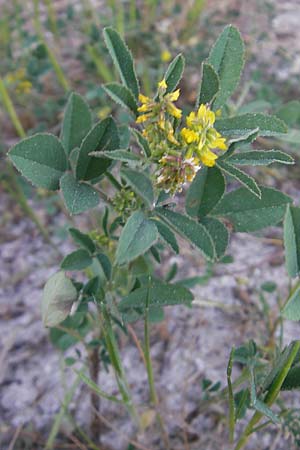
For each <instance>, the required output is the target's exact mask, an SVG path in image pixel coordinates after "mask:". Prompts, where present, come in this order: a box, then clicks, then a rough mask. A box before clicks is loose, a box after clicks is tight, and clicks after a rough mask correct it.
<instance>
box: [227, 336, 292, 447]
mask: <svg viewBox="0 0 300 450" xmlns="http://www.w3.org/2000/svg"><path fill="white" fill-rule="evenodd" d="M299 349H300V341H295V342H294V343H293V344H292V349H291V351H290V356H289V358H288V360H287V362H286V365H285V367H284V368H283V370H282V371H280V372H279V374H278V375H277V377H276V379H275V380H274V382H273V383H272V385H271V387H270V390H269V392H268V394H267V395H266V398H265V399H264V403H266V405H268V406H271V405H272V404H273V403H274V401H275V400H276V398H277V397H278V395H279V393H280V389H281V386H282V383H283V382H284V380H285V378H286V376H287V374H288V372H289V370H290V368H291V366H292V364H293V362H294V359H295V357H296V355H297V353H298V351H299ZM262 417H263V414H262V413H261V412H256V413H254V415H253V417H252V419H251V420H250V422H249V423H248V425H247V427H246V428H245V430H244V433H243V434H242V436H241V437H240V439H239V441H238V443H237V444H236V446H235V450H241V449H242V448H243V447H244V446H245V445H246V444H247V442H248V439H249V437H250V434H251V433H252V432H253V430H254V428H255V426H256V424H257V423H258V422H259V421H260V419H261V418H262Z"/></svg>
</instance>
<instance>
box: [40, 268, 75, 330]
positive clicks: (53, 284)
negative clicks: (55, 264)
mask: <svg viewBox="0 0 300 450" xmlns="http://www.w3.org/2000/svg"><path fill="white" fill-rule="evenodd" d="M76 299H77V290H76V288H75V286H74V285H73V283H72V281H71V280H70V279H69V278H67V277H66V275H65V273H64V272H58V273H55V274H54V275H52V277H50V278H49V280H48V281H47V283H46V284H45V287H44V292H43V298H42V319H43V323H44V325H45V326H46V327H55V326H56V325H58V324H60V323H61V322H62V321H63V320H65V318H66V317H67V316H68V315H69V313H70V311H71V307H72V304H73V302H74V301H75V300H76Z"/></svg>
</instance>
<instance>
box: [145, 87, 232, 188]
mask: <svg viewBox="0 0 300 450" xmlns="http://www.w3.org/2000/svg"><path fill="white" fill-rule="evenodd" d="M179 95H180V90H179V89H177V90H176V91H174V92H168V86H167V83H166V81H165V80H164V79H163V80H162V81H160V82H159V83H158V92H157V95H156V96H155V97H154V98H150V97H146V96H145V95H142V94H140V96H139V100H140V103H141V106H140V107H139V108H138V112H139V113H140V115H139V116H138V118H137V121H136V122H137V123H142V124H143V125H144V130H143V136H144V137H145V138H146V139H147V141H148V144H149V147H150V150H151V159H152V161H154V162H156V163H157V164H158V170H157V172H156V184H157V186H158V187H160V188H162V189H164V190H166V191H168V192H171V193H172V194H175V193H176V192H178V191H181V190H182V186H183V185H184V183H186V182H191V181H192V180H193V178H194V177H195V175H196V173H197V171H198V170H199V168H200V167H201V165H204V166H208V167H213V166H214V165H215V161H216V159H217V158H218V156H217V155H216V154H215V153H214V152H213V151H212V150H227V145H226V142H225V139H224V138H223V137H222V136H221V134H220V133H219V132H218V131H217V130H216V129H215V128H214V123H215V120H216V115H215V113H214V112H213V111H211V110H210V109H209V107H208V106H206V105H204V104H202V105H200V107H199V108H198V110H197V111H196V112H191V113H190V114H189V115H188V116H187V117H186V118H185V125H186V126H185V127H183V128H182V129H181V130H178V125H179V123H180V120H181V118H182V111H181V109H179V108H178V107H177V106H175V104H174V102H176V101H177V100H178V98H179Z"/></svg>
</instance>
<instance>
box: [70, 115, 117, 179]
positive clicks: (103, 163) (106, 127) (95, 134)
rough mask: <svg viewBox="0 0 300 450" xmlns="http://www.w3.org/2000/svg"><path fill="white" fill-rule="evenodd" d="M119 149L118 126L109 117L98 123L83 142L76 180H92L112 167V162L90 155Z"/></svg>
mask: <svg viewBox="0 0 300 450" xmlns="http://www.w3.org/2000/svg"><path fill="white" fill-rule="evenodd" d="M118 148H119V136H118V129H117V126H116V124H115V122H114V120H113V119H112V118H111V117H107V118H106V119H104V120H102V121H101V122H99V123H97V124H96V125H95V126H94V127H93V128H92V129H91V131H90V132H89V133H88V135H87V136H86V137H85V139H84V140H83V142H82V144H81V147H80V151H79V155H78V159H77V166H76V178H77V179H78V180H92V179H93V178H97V177H99V176H100V175H102V174H103V173H104V172H105V171H106V170H107V169H108V167H109V166H110V165H111V161H110V160H109V159H105V158H101V159H99V158H96V157H94V156H90V153H92V152H96V151H103V150H106V151H110V150H116V149H118Z"/></svg>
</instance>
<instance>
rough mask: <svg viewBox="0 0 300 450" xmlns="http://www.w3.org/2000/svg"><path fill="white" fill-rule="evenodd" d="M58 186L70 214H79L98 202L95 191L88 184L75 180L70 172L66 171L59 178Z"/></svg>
mask: <svg viewBox="0 0 300 450" xmlns="http://www.w3.org/2000/svg"><path fill="white" fill-rule="evenodd" d="M60 187H61V191H62V194H63V197H64V201H65V204H66V207H67V209H68V211H69V213H70V214H80V213H82V212H84V211H86V210H87V209H91V208H94V207H95V206H97V205H98V203H99V196H98V193H97V191H95V189H93V188H92V187H91V186H90V185H88V184H86V183H83V182H80V181H77V180H75V178H74V177H73V175H72V174H71V173H66V174H65V175H64V176H63V177H62V178H61V180H60Z"/></svg>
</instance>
